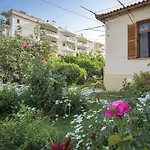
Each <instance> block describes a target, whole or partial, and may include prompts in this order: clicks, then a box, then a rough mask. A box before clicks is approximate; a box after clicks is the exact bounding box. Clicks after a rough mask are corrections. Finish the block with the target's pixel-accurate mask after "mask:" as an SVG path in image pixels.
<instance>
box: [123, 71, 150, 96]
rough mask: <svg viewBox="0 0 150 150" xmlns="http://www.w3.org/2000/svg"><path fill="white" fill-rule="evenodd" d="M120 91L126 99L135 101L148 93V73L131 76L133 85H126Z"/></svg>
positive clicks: (149, 83)
mask: <svg viewBox="0 0 150 150" xmlns="http://www.w3.org/2000/svg"><path fill="white" fill-rule="evenodd" d="M122 91H124V92H125V96H126V98H128V99H130V98H131V99H136V98H139V97H141V96H143V95H145V94H146V93H147V92H148V91H150V72H140V73H139V74H135V75H134V76H133V83H132V84H129V85H126V86H125V87H124V88H123V89H122Z"/></svg>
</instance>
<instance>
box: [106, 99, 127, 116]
mask: <svg viewBox="0 0 150 150" xmlns="http://www.w3.org/2000/svg"><path fill="white" fill-rule="evenodd" d="M129 110H130V105H129V104H128V103H127V102H124V101H116V102H113V103H112V104H111V105H108V108H107V111H106V112H105V115H106V116H124V114H125V113H127V112H129Z"/></svg>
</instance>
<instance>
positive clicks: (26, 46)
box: [22, 43, 31, 49]
mask: <svg viewBox="0 0 150 150" xmlns="http://www.w3.org/2000/svg"><path fill="white" fill-rule="evenodd" d="M30 47H31V46H30V44H28V43H26V44H23V45H22V48H26V49H28V48H30Z"/></svg>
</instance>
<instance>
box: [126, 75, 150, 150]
mask: <svg viewBox="0 0 150 150" xmlns="http://www.w3.org/2000/svg"><path fill="white" fill-rule="evenodd" d="M148 93H150V73H149V72H140V73H139V74H135V75H134V80H133V84H132V85H130V86H126V87H125V88H124V95H125V99H126V101H127V102H128V103H130V105H131V108H132V109H131V113H130V114H131V115H130V118H129V123H130V128H131V133H132V135H133V139H134V140H133V142H132V143H131V147H133V149H136V150H140V149H146V150H148V149H150V145H149V143H150V141H149V138H148V137H149V136H150V132H149V127H148V126H149V124H148V122H149V121H150V119H149V118H150V117H149V116H150V109H149V108H150V107H149V100H150V94H148ZM145 131H146V132H145Z"/></svg>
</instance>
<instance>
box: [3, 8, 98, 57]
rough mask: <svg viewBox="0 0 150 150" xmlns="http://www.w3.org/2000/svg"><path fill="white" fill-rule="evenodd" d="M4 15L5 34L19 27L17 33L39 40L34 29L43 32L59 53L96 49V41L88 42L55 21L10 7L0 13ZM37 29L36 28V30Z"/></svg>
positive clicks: (12, 33) (83, 51)
mask: <svg viewBox="0 0 150 150" xmlns="http://www.w3.org/2000/svg"><path fill="white" fill-rule="evenodd" d="M1 14H2V15H3V16H4V17H5V27H6V34H7V35H9V36H13V35H14V34H15V33H16V32H17V31H18V29H19V28H20V31H19V33H20V34H21V35H22V36H29V35H32V36H33V38H34V39H35V40H39V36H38V34H36V35H35V34H34V32H35V29H40V30H42V31H44V32H45V35H46V37H47V38H48V39H49V42H50V43H51V45H52V46H53V47H54V48H56V49H58V53H61V54H73V55H76V54H77V53H79V52H80V53H89V52H90V51H91V50H92V49H94V51H96V49H95V47H94V45H95V43H96V42H94V41H90V42H88V40H87V38H85V37H83V35H81V36H79V35H76V34H75V33H72V32H70V31H68V30H67V28H65V29H63V28H61V27H58V26H57V25H56V22H55V21H52V22H49V20H46V21H44V20H42V19H40V18H38V17H34V16H33V15H28V14H27V13H26V12H24V11H17V10H14V9H11V10H9V11H3V12H2V13H1ZM37 31H38V30H37Z"/></svg>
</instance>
